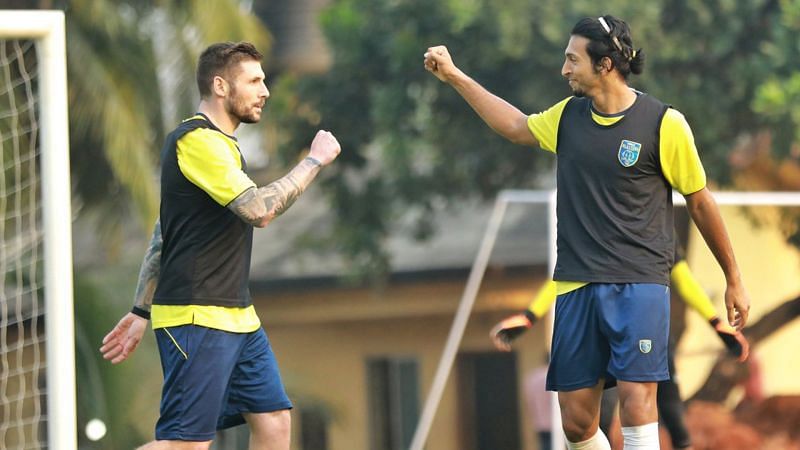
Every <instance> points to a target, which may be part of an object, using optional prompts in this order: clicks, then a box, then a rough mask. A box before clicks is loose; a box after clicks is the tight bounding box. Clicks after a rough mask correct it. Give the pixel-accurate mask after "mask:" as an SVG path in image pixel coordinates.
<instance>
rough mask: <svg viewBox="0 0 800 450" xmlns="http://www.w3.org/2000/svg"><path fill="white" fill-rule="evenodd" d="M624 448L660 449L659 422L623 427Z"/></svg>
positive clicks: (635, 449) (638, 449)
mask: <svg viewBox="0 0 800 450" xmlns="http://www.w3.org/2000/svg"><path fill="white" fill-rule="evenodd" d="M622 442H623V447H622V448H623V449H624V450H658V449H659V444H658V422H653V423H648V424H646V425H639V426H636V427H622Z"/></svg>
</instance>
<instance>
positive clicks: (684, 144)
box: [659, 108, 706, 195]
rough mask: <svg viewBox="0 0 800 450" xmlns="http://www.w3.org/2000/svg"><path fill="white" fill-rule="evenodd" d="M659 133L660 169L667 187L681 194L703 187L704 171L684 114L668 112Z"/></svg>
mask: <svg viewBox="0 0 800 450" xmlns="http://www.w3.org/2000/svg"><path fill="white" fill-rule="evenodd" d="M660 132H661V138H660V142H659V146H660V152H661V156H660V158H661V170H662V172H663V173H664V177H665V178H666V179H667V181H668V182H669V184H670V185H672V187H673V188H674V189H675V190H676V191H678V192H680V193H681V194H683V195H689V194H694V193H695V192H697V191H699V190H701V189H703V188H704V187H706V172H705V170H704V169H703V164H702V163H701V162H700V156H699V155H698V154H697V147H696V146H695V144H694V135H692V129H691V128H690V127H689V124H688V123H687V122H686V118H685V117H683V114H681V113H680V112H678V111H677V110H674V109H672V108H669V109H667V112H666V113H665V114H664V119H663V120H662V121H661V131H660Z"/></svg>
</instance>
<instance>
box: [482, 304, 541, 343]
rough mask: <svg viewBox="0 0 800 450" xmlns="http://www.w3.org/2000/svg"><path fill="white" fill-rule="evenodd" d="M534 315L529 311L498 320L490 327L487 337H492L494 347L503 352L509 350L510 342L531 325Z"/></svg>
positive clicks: (534, 319)
mask: <svg viewBox="0 0 800 450" xmlns="http://www.w3.org/2000/svg"><path fill="white" fill-rule="evenodd" d="M534 322H536V316H534V315H533V313H532V312H530V311H525V312H524V313H520V314H514V315H513V316H511V317H507V318H505V319H503V320H501V321H500V323H498V324H497V325H495V326H494V328H492V331H491V332H490V333H489V337H490V338H492V342H493V343H494V346H495V348H497V349H498V350H500V351H503V352H510V351H511V342H512V341H513V340H514V339H516V338H518V337H519V336H520V335H521V334H522V333H524V332H525V331H527V330H528V328H530V327H532V326H533V324H534Z"/></svg>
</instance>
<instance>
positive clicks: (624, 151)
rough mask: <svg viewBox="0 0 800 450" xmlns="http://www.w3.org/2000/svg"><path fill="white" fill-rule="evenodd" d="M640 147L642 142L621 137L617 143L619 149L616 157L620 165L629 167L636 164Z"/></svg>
mask: <svg viewBox="0 0 800 450" xmlns="http://www.w3.org/2000/svg"><path fill="white" fill-rule="evenodd" d="M641 149H642V144H640V143H638V142H633V141H629V140H627V139H623V140H622V143H621V144H619V151H618V152H617V159H619V163H620V164H622V167H630V166H632V165H634V164H636V161H638V160H639V151H640V150H641Z"/></svg>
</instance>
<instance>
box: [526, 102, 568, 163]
mask: <svg viewBox="0 0 800 450" xmlns="http://www.w3.org/2000/svg"><path fill="white" fill-rule="evenodd" d="M570 98H572V97H567V98H565V99H564V100H561V101H560V102H558V103H556V104H555V105H553V106H551V107H550V109H547V110H546V111H543V112H540V113H537V114H531V115H530V116H528V129H529V130H530V131H531V134H533V137H535V138H536V140H537V141H539V147H541V148H542V150H547V151H548V152H553V153H555V152H556V145H558V142H557V141H558V123H559V122H560V121H561V113H563V112H564V107H566V106H567V102H569V99H570Z"/></svg>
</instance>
